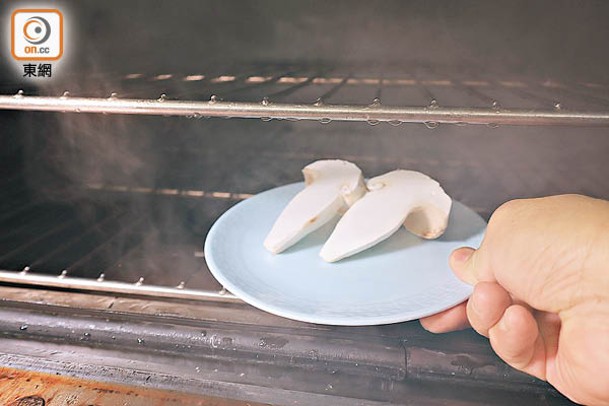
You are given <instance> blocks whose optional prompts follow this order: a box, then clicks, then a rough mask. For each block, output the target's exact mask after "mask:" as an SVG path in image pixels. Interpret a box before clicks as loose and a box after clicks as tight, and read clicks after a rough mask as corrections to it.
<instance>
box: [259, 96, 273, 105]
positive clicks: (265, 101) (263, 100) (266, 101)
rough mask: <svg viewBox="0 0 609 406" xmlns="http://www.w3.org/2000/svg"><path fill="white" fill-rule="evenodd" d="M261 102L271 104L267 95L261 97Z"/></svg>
mask: <svg viewBox="0 0 609 406" xmlns="http://www.w3.org/2000/svg"><path fill="white" fill-rule="evenodd" d="M261 103H262V105H263V106H268V105H269V104H271V102H270V101H269V98H268V97H263V98H262V102H261Z"/></svg>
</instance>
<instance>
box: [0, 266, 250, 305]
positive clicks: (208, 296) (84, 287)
mask: <svg viewBox="0 0 609 406" xmlns="http://www.w3.org/2000/svg"><path fill="white" fill-rule="evenodd" d="M0 283H7V284H16V285H28V286H41V287H47V288H60V289H74V290H81V291H88V292H105V293H112V294H123V295H138V296H148V297H157V298H158V297H163V298H171V299H187V300H198V301H207V302H210V301H211V302H223V303H243V301H241V299H239V298H237V297H236V296H235V295H233V294H232V293H230V292H228V291H226V290H224V289H223V290H221V291H220V292H215V291H207V290H195V289H187V288H181V287H175V288H174V287H167V286H158V285H147V284H143V283H140V282H136V283H126V282H115V281H109V280H95V279H86V278H75V277H70V276H66V275H65V274H64V273H62V274H61V275H59V276H52V275H42V274H32V273H29V272H14V271H6V270H0Z"/></svg>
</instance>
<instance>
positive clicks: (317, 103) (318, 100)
mask: <svg viewBox="0 0 609 406" xmlns="http://www.w3.org/2000/svg"><path fill="white" fill-rule="evenodd" d="M323 104H324V102H323V100H322V99H321V97H320V98H318V99H317V100H315V103H313V105H314V106H315V107H319V106H322V105H323Z"/></svg>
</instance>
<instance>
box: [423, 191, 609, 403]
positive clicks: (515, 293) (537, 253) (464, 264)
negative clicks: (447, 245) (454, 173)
mask: <svg viewBox="0 0 609 406" xmlns="http://www.w3.org/2000/svg"><path fill="white" fill-rule="evenodd" d="M450 265H451V267H452V269H453V271H454V272H455V274H456V275H457V276H458V277H459V278H461V279H462V280H463V281H465V282H467V283H469V284H472V285H474V291H473V294H472V296H471V297H470V299H469V301H468V302H466V303H462V304H461V305H458V306H456V307H454V308H452V309H449V310H447V311H445V312H442V313H440V314H437V315H434V316H430V317H427V318H425V319H422V320H421V324H422V325H423V327H425V328H426V329H427V330H429V331H432V332H436V333H440V332H447V331H453V330H458V329H462V328H465V327H467V326H469V325H471V326H472V327H473V328H474V329H475V330H476V331H477V332H478V333H480V334H482V335H485V336H487V337H489V339H490V344H491V346H492V347H493V350H494V351H495V352H496V353H497V354H498V355H499V356H500V357H501V358H502V359H503V360H504V361H505V362H507V363H508V364H510V365H511V366H513V367H514V368H517V369H519V370H521V371H524V372H526V373H529V374H531V375H534V376H536V377H537V378H540V379H544V380H547V381H548V382H550V383H551V384H552V385H554V386H555V387H556V389H558V390H559V391H560V392H562V393H563V394H564V395H565V396H567V397H569V398H570V399H571V400H573V401H575V402H578V403H584V404H595V405H596V404H599V405H600V404H607V405H609V202H607V201H603V200H598V199H592V198H589V197H584V196H578V195H562V196H553V197H546V198H540V199H528V200H514V201H511V202H508V203H506V204H504V205H502V206H501V207H500V208H499V209H497V211H495V213H494V214H493V216H492V217H491V220H490V221H489V224H488V228H487V231H486V234H485V237H484V240H483V242H482V244H481V245H480V248H479V249H478V250H473V249H471V248H460V249H458V250H455V251H454V252H453V253H452V255H451V257H450Z"/></svg>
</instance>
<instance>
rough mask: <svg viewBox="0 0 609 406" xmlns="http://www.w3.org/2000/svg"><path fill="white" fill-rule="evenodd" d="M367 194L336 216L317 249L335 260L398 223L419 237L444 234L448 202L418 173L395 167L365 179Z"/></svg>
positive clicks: (394, 228) (382, 235)
mask: <svg viewBox="0 0 609 406" xmlns="http://www.w3.org/2000/svg"><path fill="white" fill-rule="evenodd" d="M367 186H368V193H366V195H365V196H364V197H363V198H361V199H360V200H359V201H357V202H356V203H355V204H354V205H353V207H351V208H350V209H349V210H348V211H347V212H346V213H345V215H344V216H343V217H342V218H341V219H340V221H339V222H338V224H337V225H336V228H335V229H334V232H332V235H330V238H329V239H328V241H326V243H325V244H324V246H323V247H322V249H321V252H320V255H321V257H322V258H323V259H324V260H325V261H327V262H335V261H338V260H340V259H343V258H345V257H348V256H350V255H353V254H356V253H358V252H361V251H363V250H365V249H367V248H370V247H372V246H373V245H375V244H378V243H379V242H381V241H383V240H385V239H386V238H388V237H389V236H391V235H392V234H393V233H395V232H396V231H397V230H398V229H399V228H400V226H401V225H404V226H405V227H406V229H408V230H409V231H410V232H412V233H414V234H416V235H417V236H419V237H422V238H429V239H431V238H437V237H439V236H441V235H442V234H443V233H444V230H445V229H446V226H447V224H448V215H449V213H450V207H451V205H452V200H451V198H450V197H449V196H448V195H447V194H446V193H445V192H444V190H443V189H442V188H441V187H440V184H439V183H438V182H436V181H435V180H433V179H432V178H430V177H429V176H427V175H424V174H422V173H420V172H415V171H405V170H396V171H392V172H389V173H386V174H384V175H381V176H377V177H376V178H372V179H370V180H369V181H368V185H367Z"/></svg>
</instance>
